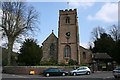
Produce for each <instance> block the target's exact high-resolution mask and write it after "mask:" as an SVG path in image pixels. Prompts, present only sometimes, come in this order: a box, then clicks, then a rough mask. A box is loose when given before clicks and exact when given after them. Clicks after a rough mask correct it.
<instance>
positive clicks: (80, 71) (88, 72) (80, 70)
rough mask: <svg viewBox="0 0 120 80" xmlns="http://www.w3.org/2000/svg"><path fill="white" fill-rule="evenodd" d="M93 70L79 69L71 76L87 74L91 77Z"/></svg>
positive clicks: (73, 71)
mask: <svg viewBox="0 0 120 80" xmlns="http://www.w3.org/2000/svg"><path fill="white" fill-rule="evenodd" d="M90 73H91V70H90V69H89V68H88V67H79V68H77V69H76V70H72V71H70V75H73V76H76V75H80V74H87V75H90Z"/></svg>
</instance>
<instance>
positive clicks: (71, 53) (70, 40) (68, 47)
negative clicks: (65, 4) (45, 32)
mask: <svg viewBox="0 0 120 80" xmlns="http://www.w3.org/2000/svg"><path fill="white" fill-rule="evenodd" d="M58 31H59V32H58V64H61V63H65V64H67V63H68V61H69V59H73V60H75V61H78V62H79V63H80V59H79V58H80V55H79V32H78V21H77V9H74V10H72V9H70V10H67V9H66V10H65V11H63V10H60V11H59V28H58Z"/></svg>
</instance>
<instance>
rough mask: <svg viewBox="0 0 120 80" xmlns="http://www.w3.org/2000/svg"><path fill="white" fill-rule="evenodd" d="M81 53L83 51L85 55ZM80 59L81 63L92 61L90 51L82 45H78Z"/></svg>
mask: <svg viewBox="0 0 120 80" xmlns="http://www.w3.org/2000/svg"><path fill="white" fill-rule="evenodd" d="M83 53H85V55H86V56H85V57H86V58H84V57H83ZM79 55H80V61H81V64H88V63H91V62H92V52H91V51H90V50H88V49H85V48H83V47H81V46H80V53H79Z"/></svg>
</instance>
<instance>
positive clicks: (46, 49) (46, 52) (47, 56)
mask: <svg viewBox="0 0 120 80" xmlns="http://www.w3.org/2000/svg"><path fill="white" fill-rule="evenodd" d="M42 45H43V46H42V50H43V58H42V61H50V60H51V59H52V60H53V59H54V60H55V61H56V62H57V57H58V55H57V54H58V40H57V37H56V36H55V35H54V33H53V32H52V33H51V34H50V36H49V37H48V38H47V39H46V40H45V41H44V42H43V44H42ZM51 45H53V47H54V49H53V51H52V53H50V47H51Z"/></svg>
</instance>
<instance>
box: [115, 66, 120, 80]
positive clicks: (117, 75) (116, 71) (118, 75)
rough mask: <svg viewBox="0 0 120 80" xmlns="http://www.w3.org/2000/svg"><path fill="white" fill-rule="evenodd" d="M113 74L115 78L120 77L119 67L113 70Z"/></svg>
mask: <svg viewBox="0 0 120 80" xmlns="http://www.w3.org/2000/svg"><path fill="white" fill-rule="evenodd" d="M113 75H114V77H115V78H119V77H120V67H117V68H115V69H114V70H113Z"/></svg>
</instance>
